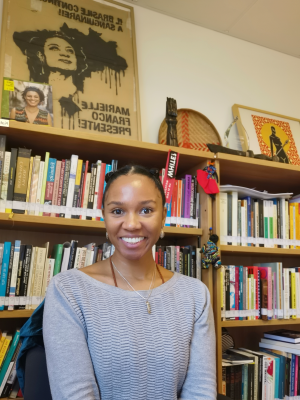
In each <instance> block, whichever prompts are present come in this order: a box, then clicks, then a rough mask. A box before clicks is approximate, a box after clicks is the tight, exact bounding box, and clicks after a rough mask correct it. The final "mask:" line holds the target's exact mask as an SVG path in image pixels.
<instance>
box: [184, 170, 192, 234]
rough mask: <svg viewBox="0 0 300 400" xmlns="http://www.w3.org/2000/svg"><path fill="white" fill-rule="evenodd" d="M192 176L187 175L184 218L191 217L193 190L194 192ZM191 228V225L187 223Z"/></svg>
mask: <svg viewBox="0 0 300 400" xmlns="http://www.w3.org/2000/svg"><path fill="white" fill-rule="evenodd" d="M191 186H192V176H191V175H186V176H185V208H184V218H187V219H189V218H190V203H191V192H192V188H191ZM185 226H186V227H187V228H189V226H190V225H185Z"/></svg>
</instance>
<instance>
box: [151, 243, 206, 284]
mask: <svg viewBox="0 0 300 400" xmlns="http://www.w3.org/2000/svg"><path fill="white" fill-rule="evenodd" d="M200 250H201V249H200V248H196V247H195V246H189V245H188V246H159V245H156V246H154V249H153V252H154V256H155V261H156V263H157V264H158V265H161V266H162V267H164V268H166V269H169V270H170V271H174V272H179V273H180V274H183V275H186V276H191V277H192V278H197V279H199V280H201V253H200Z"/></svg>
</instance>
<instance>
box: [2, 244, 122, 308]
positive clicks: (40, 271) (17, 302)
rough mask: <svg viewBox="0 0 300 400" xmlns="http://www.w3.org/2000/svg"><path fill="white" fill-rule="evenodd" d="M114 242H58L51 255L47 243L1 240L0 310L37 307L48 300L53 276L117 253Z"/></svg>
mask: <svg viewBox="0 0 300 400" xmlns="http://www.w3.org/2000/svg"><path fill="white" fill-rule="evenodd" d="M113 251H114V246H113V245H112V244H110V243H103V244H101V245H98V246H97V245H96V243H89V244H87V245H85V246H83V247H79V246H78V241H77V240H72V241H71V242H65V243H63V244H56V245H54V246H53V249H52V253H51V256H50V255H49V242H47V243H45V244H44V245H43V246H39V247H37V246H33V245H31V244H30V245H27V244H26V245H25V244H21V241H20V240H16V241H15V242H14V243H11V242H5V243H0V267H1V268H0V271H1V281H0V311H3V310H9V311H12V310H24V309H26V310H34V309H35V308H37V306H38V305H39V304H40V303H41V302H42V301H43V300H44V298H45V295H46V292H47V288H48V286H49V283H50V280H51V278H52V277H53V276H54V275H56V274H58V273H59V272H62V271H66V270H68V269H72V268H82V267H85V266H88V265H91V264H94V263H95V262H96V261H100V260H104V259H106V258H108V257H110V255H111V254H113Z"/></svg>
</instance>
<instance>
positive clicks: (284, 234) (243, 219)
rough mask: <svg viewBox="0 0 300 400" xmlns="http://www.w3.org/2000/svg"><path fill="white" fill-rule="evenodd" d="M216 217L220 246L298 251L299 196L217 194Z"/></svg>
mask: <svg viewBox="0 0 300 400" xmlns="http://www.w3.org/2000/svg"><path fill="white" fill-rule="evenodd" d="M241 197H242V198H241ZM220 215H221V225H220V236H221V238H220V239H221V240H220V243H221V245H233V246H256V247H269V248H276V247H277V248H284V249H288V248H293V249H296V248H297V249H300V195H298V196H294V197H293V198H292V199H290V200H287V199H285V198H274V199H269V200H263V199H257V198H252V197H250V196H247V197H243V196H240V195H239V192H237V191H231V192H220Z"/></svg>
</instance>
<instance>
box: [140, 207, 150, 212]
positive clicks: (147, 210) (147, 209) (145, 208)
mask: <svg viewBox="0 0 300 400" xmlns="http://www.w3.org/2000/svg"><path fill="white" fill-rule="evenodd" d="M141 213H142V214H150V213H152V210H151V208H148V207H144V208H142V211H141Z"/></svg>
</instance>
